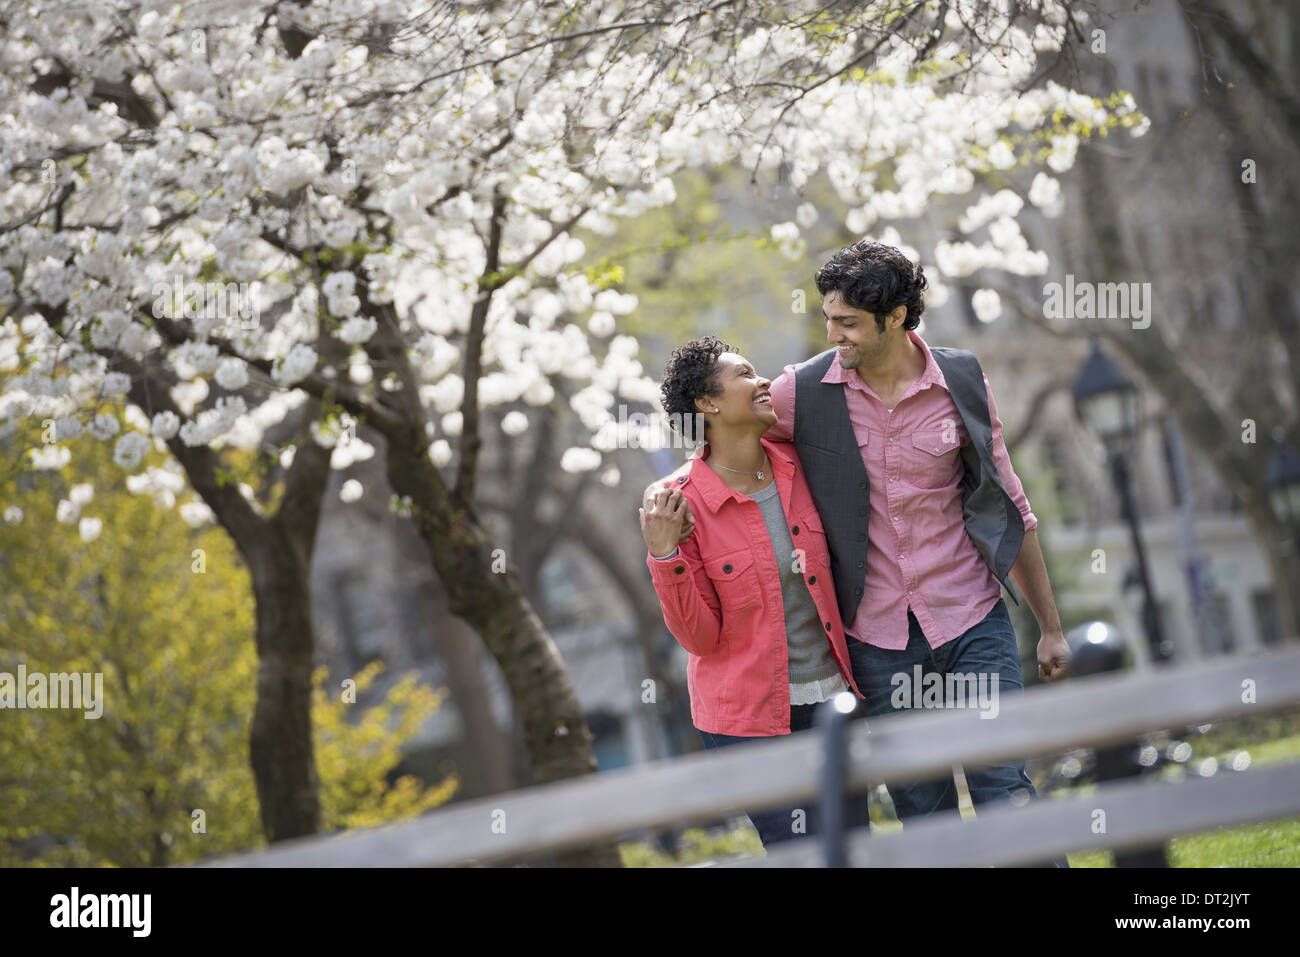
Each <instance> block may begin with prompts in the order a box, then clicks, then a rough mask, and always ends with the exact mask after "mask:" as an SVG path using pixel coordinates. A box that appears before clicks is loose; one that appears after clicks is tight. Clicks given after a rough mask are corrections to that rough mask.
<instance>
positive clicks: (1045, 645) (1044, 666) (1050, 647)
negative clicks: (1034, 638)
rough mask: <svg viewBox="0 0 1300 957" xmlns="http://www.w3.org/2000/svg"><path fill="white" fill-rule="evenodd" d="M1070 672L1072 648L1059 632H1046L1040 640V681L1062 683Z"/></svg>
mask: <svg viewBox="0 0 1300 957" xmlns="http://www.w3.org/2000/svg"><path fill="white" fill-rule="evenodd" d="M1069 671H1070V646H1069V645H1068V644H1067V643H1066V641H1065V635H1063V634H1061V633H1060V632H1059V631H1045V632H1043V636H1042V637H1041V638H1039V639H1038V679H1039V680H1040V681H1060V680H1061V679H1062V678H1064V677H1065V676H1066V675H1067V674H1069Z"/></svg>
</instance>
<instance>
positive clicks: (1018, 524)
mask: <svg viewBox="0 0 1300 957" xmlns="http://www.w3.org/2000/svg"><path fill="white" fill-rule="evenodd" d="M816 281H817V289H818V292H820V293H821V296H822V311H823V313H824V314H825V319H826V338H827V340H828V341H829V343H830V345H831V348H830V349H828V350H826V351H825V352H823V353H821V354H820V355H817V356H814V357H813V358H811V359H808V360H806V361H804V362H800V363H798V364H795V365H790V366H786V368H785V371H784V372H782V374H781V375H780V376H778V377H777V378H776V380H775V381H769V380H768V379H766V378H764V377H763V376H761V375H759V374H758V372H757V370H755V369H754V367H753V366H752V365H751V364H750V363H749V362H748V361H746V360H745V359H744V358H743V357H742V356H740V355H737V354H736V353H735V351H734V350H732V349H731V347H729V346H728V345H727V344H726V343H724V342H721V341H719V340H718V339H716V338H715V337H712V336H707V337H705V338H702V339H696V340H692V341H691V342H688V343H686V344H685V345H683V346H682V347H681V348H679V349H677V350H676V351H674V353H673V355H672V358H671V359H670V360H669V362H668V365H667V367H666V369H665V370H664V378H663V383H662V391H663V400H664V402H663V404H664V410H665V412H667V413H668V414H669V415H670V417H671V419H672V421H673V422H674V424H675V425H678V427H680V428H681V429H682V431H683V432H684V433H686V437H687V438H688V439H692V440H702V441H703V443H704V444H703V445H702V447H701V450H700V452H699V454H698V455H697V456H696V457H694V458H692V459H690V460H688V462H687V463H686V464H685V465H684V466H682V468H680V469H679V470H678V471H677V472H674V473H673V474H672V475H670V476H668V477H666V478H664V479H661V480H659V481H657V482H655V483H653V484H652V485H651V486H650V487H649V488H647V489H646V492H645V496H644V499H643V502H642V508H641V509H640V514H641V528H642V534H643V536H644V538H645V543H646V547H647V549H648V555H647V558H646V562H647V564H648V565H649V567H650V572H651V576H652V580H653V582H654V587H655V590H656V592H657V593H658V596H659V601H660V605H661V606H662V608H663V614H664V621H665V622H666V623H667V625H668V628H669V630H670V631H671V632H672V634H673V635H674V637H676V639H677V641H678V642H679V643H680V644H681V645H682V647H683V648H685V649H686V651H688V652H689V653H690V660H689V664H688V667H687V683H688V687H689V690H690V698H691V717H692V721H693V723H694V724H695V727H696V728H697V730H698V731H699V732H700V735H701V737H702V738H703V741H704V745H705V747H706V748H717V747H723V746H727V745H734V744H740V743H743V742H745V741H749V740H753V739H755V738H763V737H770V736H773V735H780V734H789V733H791V732H796V731H802V730H806V729H808V728H809V727H811V725H812V716H813V712H814V710H815V706H816V705H817V703H819V702H821V701H825V700H827V699H828V698H830V697H832V696H834V695H835V694H837V693H839V692H842V691H850V692H852V693H854V694H855V695H857V696H858V697H860V698H862V699H864V704H865V713H866V714H867V715H870V716H878V715H885V714H889V713H892V712H894V711H896V710H899V709H902V708H910V707H913V706H918V705H920V704H921V702H922V695H921V691H920V689H915V688H913V687H912V685H914V684H915V683H916V682H917V681H918V680H920V681H922V682H924V683H925V684H926V685H927V686H928V689H929V690H928V691H927V693H926V698H925V706H934V705H936V704H942V705H945V706H948V707H963V706H973V705H969V704H963V702H960V701H954V700H952V698H953V697H955V696H956V693H957V690H958V689H959V688H960V687H962V686H963V682H962V681H952V680H946V679H950V678H952V677H953V676H960V677H961V678H962V679H963V680H964V681H965V685H964V686H965V687H966V688H967V689H970V687H971V684H972V683H979V684H980V686H982V687H987V686H988V685H989V684H990V683H991V684H992V686H993V688H994V694H995V695H996V694H998V693H999V692H1000V693H1009V692H1014V691H1018V690H1020V689H1021V688H1022V687H1023V682H1022V678H1021V672H1020V658H1019V652H1018V649H1017V644H1016V636H1015V632H1014V631H1013V630H1012V626H1011V621H1010V618H1009V617H1008V614H1007V607H1006V603H1005V601H1004V600H1003V598H1002V596H1001V591H1002V588H1003V586H1005V587H1006V588H1007V591H1008V593H1009V594H1010V596H1011V598H1012V600H1013V601H1017V602H1018V601H1019V600H1020V599H1019V598H1018V597H1017V594H1016V588H1014V587H1013V586H1012V581H1013V582H1014V583H1015V585H1016V586H1019V590H1020V591H1021V592H1023V597H1024V599H1025V600H1026V601H1027V602H1028V604H1029V607H1030V609H1031V610H1032V611H1033V613H1034V616H1035V618H1036V619H1037V621H1038V625H1039V628H1040V630H1041V632H1042V637H1041V638H1040V640H1039V642H1038V675H1039V677H1040V678H1041V679H1043V680H1047V681H1055V680H1058V679H1060V678H1061V677H1063V676H1064V674H1065V671H1066V666H1067V664H1068V660H1069V650H1068V646H1067V645H1066V642H1065V637H1064V635H1063V634H1062V633H1061V623H1060V619H1059V617H1058V615H1057V611H1056V605H1055V602H1054V601H1053V598H1052V591H1051V585H1050V584H1049V582H1048V578H1047V570H1046V567H1045V565H1044V562H1043V555H1042V551H1041V550H1040V548H1039V544H1038V538H1037V533H1036V532H1035V526H1036V524H1037V519H1036V518H1035V517H1034V515H1033V513H1032V512H1031V511H1030V508H1029V503H1028V501H1026V499H1025V495H1024V491H1023V489H1022V488H1021V484H1020V481H1019V479H1018V478H1017V477H1016V474H1015V471H1014V470H1013V469H1012V467H1011V461H1010V459H1009V458H1008V455H1007V450H1006V446H1005V444H1004V442H1003V439H1002V424H1001V422H1000V420H999V419H998V414H997V409H996V407H995V406H994V403H993V394H992V391H991V389H990V387H989V384H988V379H987V378H986V377H985V376H984V374H983V372H982V370H981V368H980V365H979V362H978V360H976V358H975V356H974V355H972V354H971V353H969V352H965V351H963V350H960V349H948V348H941V347H938V346H930V345H928V344H927V343H926V342H925V341H924V340H923V339H921V337H920V336H919V335H917V334H916V332H915V331H914V330H915V328H916V326H917V324H918V323H919V322H920V318H921V313H922V311H923V310H924V308H925V303H924V292H925V287H926V279H925V276H924V273H923V272H922V270H921V268H920V266H919V265H914V264H913V263H912V262H911V261H910V260H909V259H908V258H907V257H906V256H904V255H903V254H902V253H901V252H899V250H897V249H895V248H893V247H891V246H886V245H883V244H881V243H872V242H866V241H863V242H859V243H855V244H853V245H852V246H848V247H846V248H845V249H843V250H841V251H840V252H839V253H837V254H836V255H835V256H834V257H833V258H832V259H831V260H830V261H829V262H827V263H826V264H825V265H823V266H822V267H821V269H819V270H818V272H817V277H816ZM1008 578H1010V579H1011V581H1008ZM936 685H937V686H938V689H939V690H938V691H935V686H936ZM944 685H946V686H947V690H946V691H945V690H943V689H944ZM931 692H934V693H933V694H931ZM940 697H942V700H939V698H940ZM966 781H967V784H968V786H969V789H970V794H971V799H972V801H973V802H974V803H975V804H976V805H980V804H985V803H988V802H993V801H998V800H1024V799H1028V798H1030V797H1033V796H1034V788H1033V785H1032V784H1031V783H1030V781H1029V778H1028V776H1027V775H1026V774H1025V766H1024V762H1023V761H1021V762H1016V763H1010V764H1001V765H996V766H992V767H987V768H970V769H967V771H966ZM889 792H890V796H891V798H892V799H893V803H894V807H895V809H896V811H897V812H898V816H899V818H900V819H902V820H904V821H906V820H907V819H908V818H914V817H917V816H921V815H928V814H932V813H935V812H939V811H944V810H956V808H957V791H956V787H955V784H954V782H953V779H952V776H951V775H947V776H946V777H945V778H943V779H939V780H932V781H923V782H917V783H912V784H907V785H891V786H890V787H889ZM864 806H865V799H862V800H860V801H858V802H855V807H854V809H853V810H852V811H851V812H850V821H851V822H852V823H858V824H862V823H865V822H866V817H865V811H864ZM751 818H752V819H753V821H754V824H755V827H756V828H757V829H758V832H759V835H760V837H761V838H762V840H763V843H764V845H765V846H767V845H770V844H772V843H774V842H777V841H782V840H788V839H790V838H793V837H798V836H801V834H803V833H809V834H811V833H815V832H816V830H817V822H816V818H815V808H809V809H808V814H807V816H806V817H805V816H804V815H803V814H802V813H800V812H798V811H797V810H796V809H785V810H780V811H768V812H765V813H761V814H753V815H751Z"/></svg>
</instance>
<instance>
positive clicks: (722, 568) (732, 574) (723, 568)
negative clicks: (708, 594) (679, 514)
mask: <svg viewBox="0 0 1300 957" xmlns="http://www.w3.org/2000/svg"><path fill="white" fill-rule="evenodd" d="M704 572H705V574H706V575H708V576H709V580H710V581H712V582H713V590H714V591H715V592H717V593H718V602H719V604H721V605H722V610H723V612H727V611H735V610H738V609H741V608H750V607H752V606H754V605H757V604H758V603H759V601H760V598H761V592H760V590H759V584H758V568H757V567H756V566H755V564H754V553H753V552H751V551H750V550H749V549H747V548H745V549H740V550H738V551H734V552H725V553H723V554H721V555H715V556H713V557H712V558H706V559H705V560H704ZM724 624H725V622H724Z"/></svg>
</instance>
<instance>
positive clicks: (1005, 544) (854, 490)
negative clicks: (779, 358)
mask: <svg viewBox="0 0 1300 957" xmlns="http://www.w3.org/2000/svg"><path fill="white" fill-rule="evenodd" d="M930 354H931V355H933V356H934V361H935V362H936V363H938V365H939V369H940V370H941V371H942V372H943V377H944V380H945V382H946V383H947V385H948V392H949V393H950V395H951V396H952V401H953V404H954V405H955V406H956V407H957V414H958V415H960V416H961V420H962V424H963V425H964V426H965V427H966V431H967V433H968V434H969V435H970V439H971V440H970V442H968V443H967V444H966V445H964V446H962V448H961V460H962V465H963V466H965V474H964V475H963V476H962V480H961V502H962V515H963V517H964V520H965V523H966V534H967V535H969V536H970V540H971V541H972V542H973V543H974V545H975V550H976V551H978V552H979V554H980V557H981V558H983V559H984V561H985V562H986V563H987V564H988V566H989V568H991V569H992V570H993V574H994V576H995V577H996V578H997V579H998V581H999V582H1001V583H1002V585H1003V586H1004V587H1005V588H1006V589H1007V592H1008V593H1009V594H1010V596H1011V600H1012V601H1013V602H1015V603H1016V604H1017V605H1018V604H1020V600H1019V598H1018V597H1017V594H1016V590H1015V588H1013V587H1012V585H1011V582H1010V581H1008V580H1007V575H1008V574H1009V573H1010V572H1011V566H1012V565H1013V564H1015V561H1016V556H1017V555H1018V554H1019V553H1020V543H1021V542H1022V541H1024V538H1025V524H1024V520H1023V518H1022V517H1021V515H1020V509H1019V508H1017V507H1016V503H1015V502H1014V501H1013V500H1012V498H1011V496H1010V495H1008V494H1007V490H1006V488H1005V487H1004V486H1003V484H1002V478H1001V477H1000V476H999V475H998V470H997V466H996V465H995V464H994V463H993V424H992V422H991V421H990V420H989V403H988V396H987V394H986V393H985V391H984V373H983V370H981V369H980V364H979V360H978V359H976V358H975V356H974V354H972V353H970V352H967V351H965V350H964V349H949V348H945V347H943V346H931V347H930ZM834 361H835V350H834V349H828V350H826V351H825V352H823V353H822V354H821V355H817V356H813V357H812V358H811V359H808V360H806V361H804V362H801V363H799V364H798V365H797V366H795V373H794V382H795V401H794V447H795V450H796V451H797V452H798V453H799V461H800V463H801V464H802V465H803V471H804V476H805V477H806V478H807V479H808V488H809V489H810V490H811V491H812V497H813V501H814V502H815V503H816V505H817V511H818V512H819V513H820V515H821V517H822V525H823V527H825V529H826V543H827V545H828V546H829V548H830V553H831V577H832V578H834V580H835V597H836V601H837V602H838V604H839V606H840V615H841V617H842V618H843V619H844V626H845V627H846V628H847V627H849V625H850V623H851V622H852V621H853V618H854V616H855V615H856V614H857V611H858V605H859V603H861V601H862V594H863V588H864V582H865V579H866V568H867V519H868V516H869V515H870V512H869V510H868V501H869V496H870V493H871V489H870V488H869V487H868V482H867V468H866V466H865V465H864V464H863V462H862V456H861V454H860V453H859V452H858V441H857V437H856V436H855V435H854V432H853V424H852V423H851V422H850V421H849V407H848V403H847V402H846V401H845V398H844V386H843V385H841V384H839V383H824V382H822V376H824V375H826V373H827V371H828V370H829V369H830V365H831V363H832V362H834Z"/></svg>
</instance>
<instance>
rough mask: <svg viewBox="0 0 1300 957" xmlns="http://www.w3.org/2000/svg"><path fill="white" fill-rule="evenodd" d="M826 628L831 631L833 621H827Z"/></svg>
mask: <svg viewBox="0 0 1300 957" xmlns="http://www.w3.org/2000/svg"><path fill="white" fill-rule="evenodd" d="M826 630H827V631H830V630H831V623H830V622H829V621H828V622H826Z"/></svg>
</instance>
